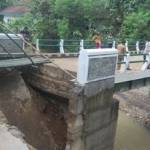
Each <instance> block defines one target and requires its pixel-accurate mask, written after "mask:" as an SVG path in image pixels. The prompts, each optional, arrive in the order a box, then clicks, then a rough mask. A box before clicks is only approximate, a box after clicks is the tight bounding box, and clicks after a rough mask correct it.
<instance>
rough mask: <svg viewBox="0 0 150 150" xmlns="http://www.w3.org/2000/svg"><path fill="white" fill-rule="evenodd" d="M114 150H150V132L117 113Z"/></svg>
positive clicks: (121, 113)
mask: <svg viewBox="0 0 150 150" xmlns="http://www.w3.org/2000/svg"><path fill="white" fill-rule="evenodd" d="M114 150H150V130H148V129H146V128H144V127H142V126H141V125H140V124H139V123H137V122H136V121H135V120H133V119H132V118H130V117H128V116H127V115H126V114H125V113H123V112H119V119H118V127H117V134H116V143H115V148H114Z"/></svg>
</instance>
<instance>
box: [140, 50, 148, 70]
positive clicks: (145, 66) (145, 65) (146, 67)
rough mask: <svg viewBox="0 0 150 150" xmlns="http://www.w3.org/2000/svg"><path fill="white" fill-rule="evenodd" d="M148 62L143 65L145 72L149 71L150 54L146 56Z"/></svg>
mask: <svg viewBox="0 0 150 150" xmlns="http://www.w3.org/2000/svg"><path fill="white" fill-rule="evenodd" d="M145 60H146V62H145V63H144V64H143V66H142V69H141V70H142V71H143V70H146V69H149V65H150V52H149V53H148V54H147V55H146V59H145Z"/></svg>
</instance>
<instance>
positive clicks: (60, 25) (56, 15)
mask: <svg viewBox="0 0 150 150" xmlns="http://www.w3.org/2000/svg"><path fill="white" fill-rule="evenodd" d="M13 1H15V3H14V4H15V5H16V4H17V2H16V0H11V1H10V0H1V2H0V8H4V7H6V6H7V5H10V4H12V3H13ZM25 2H26V3H25V5H26V6H27V7H29V8H30V10H31V11H30V13H28V14H26V15H25V16H24V17H22V18H20V19H18V20H16V21H14V22H12V23H11V24H10V26H11V27H12V28H13V29H14V30H17V29H19V28H22V27H25V26H27V27H29V29H30V31H31V33H32V39H33V40H34V39H36V38H51V39H58V38H64V39H81V38H83V39H91V37H92V34H93V32H94V31H99V32H100V33H101V35H102V37H103V39H108V38H113V39H114V38H115V39H119V40H125V39H128V40H150V11H149V10H150V1H149V0H82V1H81V0H42V1H41V0H26V1H25Z"/></svg>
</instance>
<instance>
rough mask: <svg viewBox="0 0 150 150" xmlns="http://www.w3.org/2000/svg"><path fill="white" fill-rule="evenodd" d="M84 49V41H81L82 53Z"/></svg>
mask: <svg viewBox="0 0 150 150" xmlns="http://www.w3.org/2000/svg"><path fill="white" fill-rule="evenodd" d="M83 49H84V40H81V41H80V51H81V50H83Z"/></svg>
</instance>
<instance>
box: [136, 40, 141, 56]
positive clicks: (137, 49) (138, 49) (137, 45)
mask: <svg viewBox="0 0 150 150" xmlns="http://www.w3.org/2000/svg"><path fill="white" fill-rule="evenodd" d="M139 45H140V43H139V41H137V42H136V52H137V54H139V53H140V47H139Z"/></svg>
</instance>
